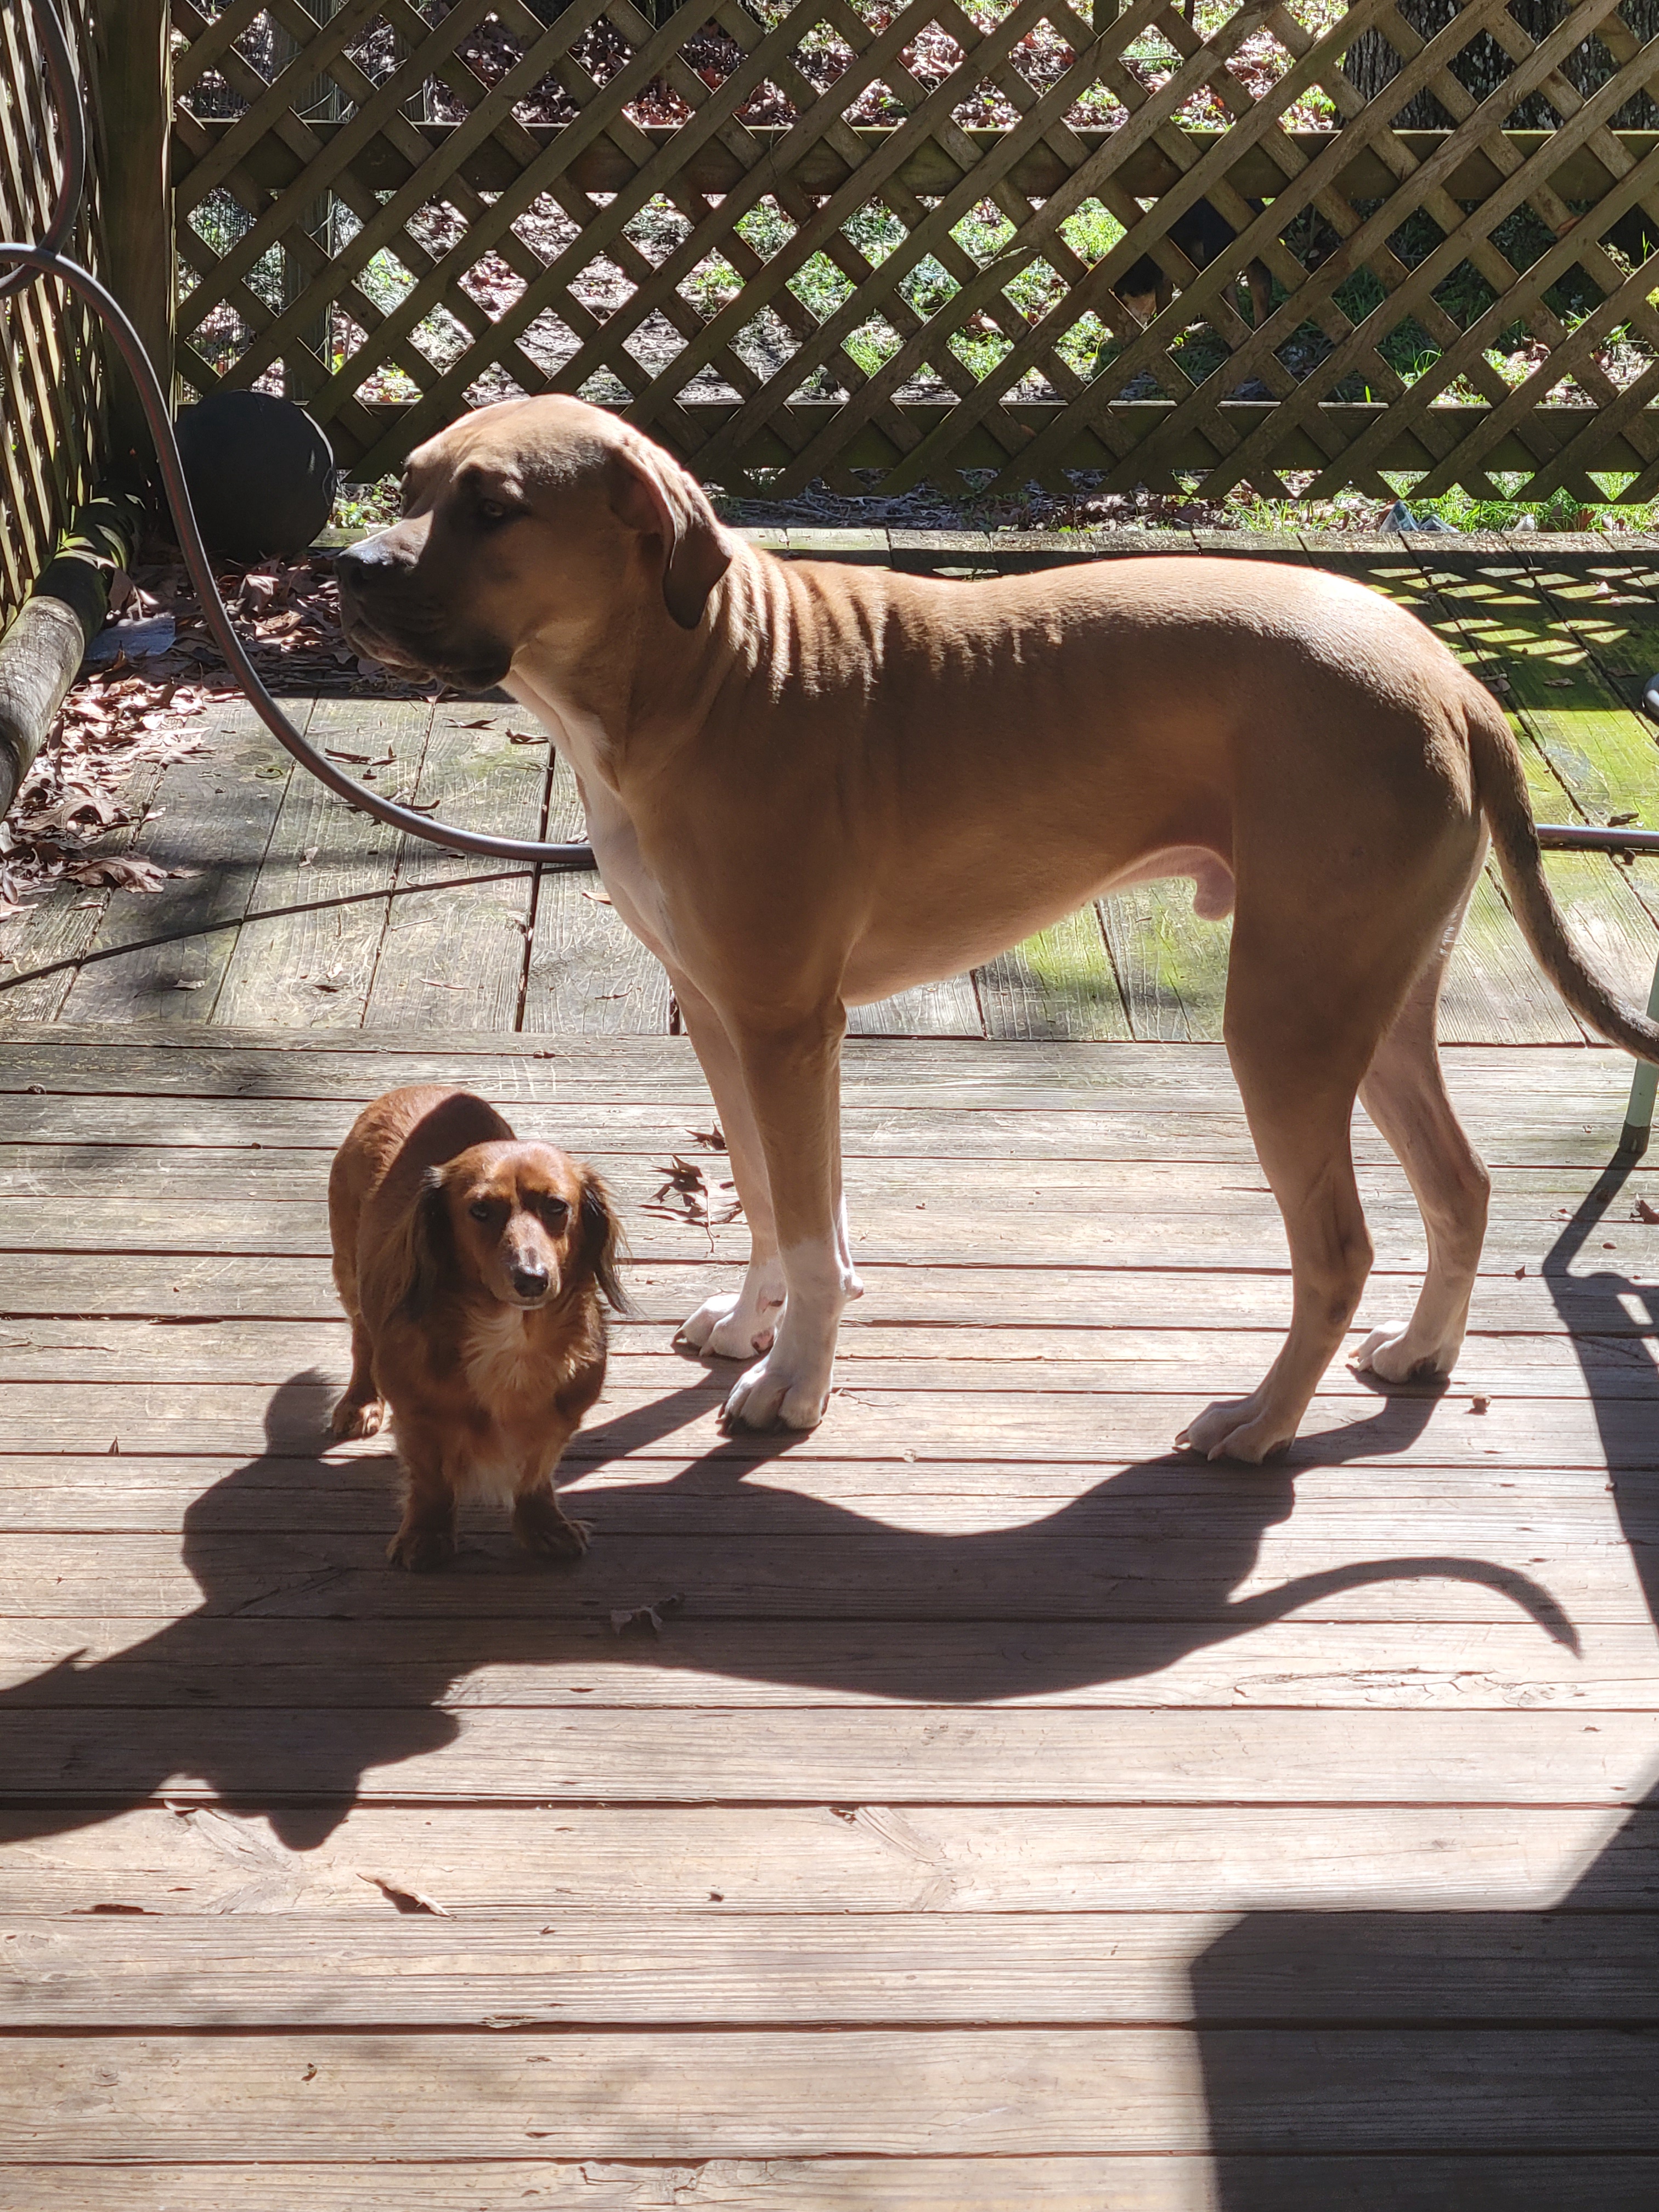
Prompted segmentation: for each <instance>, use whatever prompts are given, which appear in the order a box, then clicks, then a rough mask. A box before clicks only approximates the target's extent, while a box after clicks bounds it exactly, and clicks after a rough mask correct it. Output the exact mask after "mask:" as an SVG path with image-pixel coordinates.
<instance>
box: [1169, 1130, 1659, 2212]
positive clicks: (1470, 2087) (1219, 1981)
mask: <svg viewBox="0 0 1659 2212" xmlns="http://www.w3.org/2000/svg"><path fill="white" fill-rule="evenodd" d="M1628 1174H1629V1170H1627V1169H1624V1168H1621V1167H1620V1166H1618V1165H1617V1164H1614V1165H1613V1166H1610V1167H1609V1168H1608V1169H1607V1171H1606V1172H1605V1173H1604V1174H1603V1175H1602V1176H1601V1179H1600V1181H1599V1182H1597V1184H1596V1187H1595V1190H1594V1191H1593V1192H1592V1193H1591V1194H1590V1195H1589V1197H1588V1198H1587V1199H1586V1200H1584V1202H1583V1205H1582V1206H1580V1207H1579V1209H1578V1211H1577V1214H1576V1215H1575V1216H1574V1218H1573V1219H1572V1220H1571V1223H1570V1224H1568V1225H1567V1226H1566V1228H1565V1230H1564V1231H1563V1232H1562V1234H1561V1236H1560V1237H1559V1239H1558V1240H1557V1243H1556V1244H1555V1247H1554V1249H1553V1250H1552V1252H1551V1253H1550V1255H1548V1257H1547V1260H1546V1261H1545V1265H1544V1275H1545V1279H1546V1280H1547V1282H1548V1283H1549V1285H1550V1286H1551V1290H1552V1292H1553V1295H1554V1297H1555V1301H1556V1304H1557V1306H1558V1309H1559V1310H1560V1312H1561V1314H1562V1316H1563V1318H1564V1319H1570V1325H1571V1328H1573V1329H1574V1330H1575V1331H1576V1332H1577V1333H1578V1334H1580V1335H1587V1334H1595V1332H1596V1331H1597V1330H1598V1329H1606V1330H1607V1331H1608V1332H1609V1333H1610V1334H1616V1335H1620V1336H1622V1337H1624V1338H1626V1340H1628V1339H1629V1337H1630V1328H1631V1318H1632V1310H1636V1309H1637V1308H1639V1309H1641V1310H1642V1313H1643V1316H1644V1323H1643V1325H1644V1327H1645V1329H1646V1332H1647V1334H1646V1335H1645V1336H1644V1338H1643V1339H1641V1340H1640V1341H1641V1345H1642V1349H1643V1352H1644V1354H1645V1356H1646V1359H1647V1364H1648V1370H1649V1372H1650V1375H1653V1376H1655V1380H1656V1383H1659V1370H1655V1367H1654V1362H1653V1336H1654V1334H1655V1333H1656V1331H1659V1291H1655V1290H1653V1289H1651V1288H1644V1287H1642V1286H1640V1285H1637V1284H1634V1283H1632V1282H1631V1281H1630V1280H1629V1279H1627V1278H1626V1277H1624V1276H1622V1275H1616V1274H1613V1273H1590V1274H1579V1275H1574V1274H1572V1273H1571V1272H1570V1270H1571V1265H1572V1262H1573V1261H1574V1259H1575V1258H1576V1257H1577V1255H1578V1254H1579V1252H1580V1251H1581V1250H1583V1248H1584V1246H1585V1245H1586V1243H1588V1242H1589V1239H1590V1237H1591V1236H1592V1234H1593V1233H1594V1232H1595V1230H1596V1228H1597V1226H1598V1225H1599V1224H1600V1222H1601V1220H1602V1218H1604V1217H1605V1215H1606V1214H1607V1210H1608V1208H1609V1207H1610V1206H1612V1205H1613V1202H1614V1201H1615V1200H1616V1199H1617V1197H1618V1195H1619V1194H1620V1190H1621V1189H1622V1188H1623V1187H1624V1185H1625V1183H1626V1180H1627V1177H1628ZM1584 1374H1585V1379H1586V1381H1587V1383H1588V1384H1589V1390H1590V1394H1591V1401H1592V1403H1593V1405H1594V1406H1595V1412H1596V1415H1597V1419H1598V1425H1599V1426H1600V1428H1601V1440H1602V1443H1603V1448H1604V1450H1605V1452H1606V1455H1607V1463H1608V1464H1609V1466H1615V1465H1616V1464H1617V1463H1618V1462H1619V1460H1620V1458H1621V1457H1622V1458H1623V1459H1624V1460H1626V1462H1627V1461H1628V1459H1629V1457H1630V1432H1629V1428H1628V1425H1627V1424H1626V1425H1621V1426H1619V1427H1617V1428H1616V1424H1617V1423H1618V1406H1617V1404H1616V1403H1615V1401H1612V1400H1611V1399H1608V1398H1607V1397H1605V1396H1601V1397H1598V1396H1597V1395H1596V1380H1597V1377H1596V1372H1595V1369H1594V1368H1593V1367H1592V1366H1591V1365H1590V1364H1589V1362H1586V1363H1585V1364H1584ZM1656 1395H1659V1392H1656ZM1623 1402H1624V1406H1625V1409H1626V1412H1628V1405H1629V1399H1628V1394H1627V1393H1626V1395H1624V1399H1623ZM1615 1435H1617V1439H1618V1445H1619V1447H1620V1449H1615ZM1656 1480H1659V1432H1656V1435H1655V1439H1654V1448H1653V1455H1652V1458H1651V1460H1650V1462H1649V1464H1648V1465H1647V1466H1645V1467H1638V1468H1636V1469H1634V1470H1632V1471H1629V1472H1626V1471H1620V1472H1619V1473H1618V1474H1615V1476H1614V1477H1613V1480H1612V1483H1611V1487H1612V1489H1613V1496H1614V1499H1615V1501H1616V1503H1617V1506H1618V1510H1619V1514H1620V1526H1621V1528H1622V1531H1623V1534H1624V1535H1625V1538H1626V1541H1627V1543H1628V1544H1629V1547H1630V1553H1631V1557H1632V1561H1633V1562H1634V1564H1635V1567H1636V1570H1637V1572H1638V1576H1639V1577H1640V1578H1641V1583H1642V1590H1643V1595H1644V1600H1645V1602H1646V1605H1647V1608H1648V1612H1649V1614H1650V1617H1652V1618H1653V1619H1654V1620H1655V1621H1656V1623H1659V1555H1656V1552H1655V1548H1654V1528H1653V1513H1652V1501H1653V1498H1654V1494H1655V1487H1654V1486H1655V1483H1656ZM1602 1718H1603V1716H1601V1714H1598V1713H1596V1712H1595V1711H1594V1710H1593V1709H1592V1708H1589V1707H1588V1706H1586V1707H1585V1708H1583V1720H1584V1723H1585V1726H1586V1728H1587V1729H1594V1728H1595V1725H1596V1723H1598V1722H1600V1721H1601V1719H1602ZM1544 1794H1545V1795H1546V1796H1553V1795H1555V1794H1556V1793H1555V1792H1553V1791H1547V1792H1546V1793H1544ZM1575 1794H1577V1795H1578V1796H1580V1797H1581V1798H1582V1795H1583V1793H1582V1791H1579V1792H1577V1793H1575V1791H1574V1790H1573V1786H1572V1778H1571V1776H1570V1775H1567V1776H1564V1777H1563V1778H1562V1784H1561V1789H1560V1792H1559V1795H1560V1796H1561V1798H1562V1800H1563V1801H1564V1802H1571V1801H1572V1799H1573V1797H1574V1796H1575ZM1355 1817H1356V1824H1357V1825H1356V1834H1357V1835H1358V1833H1359V1828H1358V1823H1359V1822H1360V1821H1361V1820H1363V1817H1364V1816H1363V1815H1361V1814H1357V1815H1356V1816H1355ZM1526 1817H1527V1816H1526V1814H1524V1813H1522V1814H1519V1815H1517V1816H1513V1819H1512V1822H1511V1825H1512V1826H1513V1825H1516V1824H1518V1822H1519V1821H1522V1820H1525V1819H1526ZM1502 1821H1503V1815H1502V1814H1501V1813H1494V1814H1492V1824H1493V1828H1494V1831H1495V1832H1498V1833H1502V1832H1504V1829H1503V1826H1502ZM1191 1978H1192V1998H1193V2009H1194V2017H1195V2018H1196V2020H1197V2021H1198V2023H1199V2044H1200V2055H1201V2062H1202V2068H1203V2076H1204V2083H1205V2089H1206V2100H1207V2103H1208V2106H1209V2122H1210V2136H1211V2142H1212V2148H1213V2151H1214V2154H1215V2161H1216V2200H1215V2201H1216V2203H1217V2205H1218V2212H1314V2208H1316V2207H1318V2208H1321V2212H1323V2208H1324V2207H1327V2206H1334V2205H1338V2204H1340V2205H1345V2206H1352V2207H1354V2208H1356V2212H1370V2208H1373V2207H1375V2208H1376V2209H1377V2212H1384V2208H1386V2212H1626V2208H1628V2212H1638V2208H1640V2212H1651V2208H1652V2207H1653V2206H1654V2205H1656V2204H1659V1791H1656V1790H1650V1794H1649V1795H1648V1796H1647V1797H1646V1799H1645V1801H1644V1802H1642V1803H1640V1804H1637V1805H1632V1808H1631V1810H1630V1812H1629V1813H1628V1814H1627V1815H1626V1817H1625V1818H1624V1820H1622V1821H1621V1822H1620V1826H1619V1827H1618V1829H1617V1831H1616V1832H1615V1833H1614V1835H1613V1837H1612V1838H1611V1839H1610V1841H1609V1842H1608V1844H1607V1846H1606V1848H1605V1849H1604V1850H1602V1851H1601V1853H1600V1855H1599V1856H1598V1857H1596V1858H1595V1861H1594V1863H1592V1864H1591V1865H1590V1866H1589V1868H1588V1869H1586V1870H1585V1871H1584V1873H1583V1875H1581V1876H1580V1877H1579V1878H1578V1879H1577V1881H1572V1882H1571V1886H1570V1887H1567V1888H1566V1889H1565V1893H1564V1894H1562V1895H1561V1896H1559V1898H1558V1899H1556V1900H1555V1901H1554V1902H1553V1904H1552V1905H1550V1906H1549V1907H1548V1909H1547V1910H1541V1911H1516V1910H1514V1909H1510V1910H1507V1911H1505V1910H1499V1909H1494V1910H1492V1911H1432V1912H1414V1911H1353V1912H1348V1911H1341V1910H1340V1909H1332V1910H1328V1911H1259V1912H1252V1913H1249V1914H1248V1915H1246V1916H1245V1917H1243V1918H1242V1919H1241V1920H1240V1921H1239V1922H1237V1923H1236V1924H1235V1926H1234V1927H1233V1928H1231V1929H1230V1930H1229V1931H1228V1933H1227V1934H1226V1935H1225V1936H1222V1937H1221V1938H1220V1939H1219V1940H1218V1942H1215V1943H1214V1944H1213V1945H1212V1947H1211V1948H1209V1949H1208V1950H1207V1951H1205V1952H1204V1953H1202V1954H1200V1956H1199V1957H1198V1958H1197V1959H1196V1960H1194V1963H1193V1966H1192V1968H1191Z"/></svg>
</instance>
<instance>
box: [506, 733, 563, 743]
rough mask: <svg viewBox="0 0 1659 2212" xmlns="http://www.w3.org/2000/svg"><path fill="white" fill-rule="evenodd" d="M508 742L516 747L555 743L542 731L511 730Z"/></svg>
mask: <svg viewBox="0 0 1659 2212" xmlns="http://www.w3.org/2000/svg"><path fill="white" fill-rule="evenodd" d="M507 742H508V744H514V745H550V744H552V742H553V740H552V738H550V737H549V736H548V735H547V734H546V732H544V731H542V730H509V731H508V732H507Z"/></svg>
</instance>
